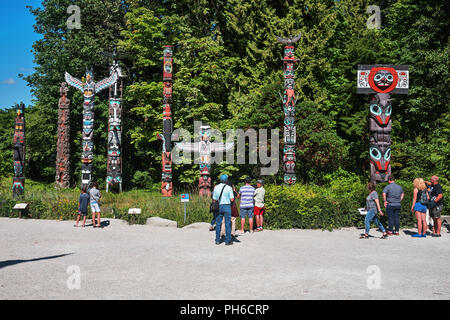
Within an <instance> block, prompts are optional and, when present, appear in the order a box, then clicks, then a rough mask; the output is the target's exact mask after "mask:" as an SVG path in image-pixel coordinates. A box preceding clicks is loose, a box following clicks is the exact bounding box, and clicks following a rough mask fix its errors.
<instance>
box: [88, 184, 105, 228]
mask: <svg viewBox="0 0 450 320" xmlns="http://www.w3.org/2000/svg"><path fill="white" fill-rule="evenodd" d="M89 196H90V200H91V210H92V225H93V226H94V228H101V224H100V198H101V196H102V195H101V193H100V190H98V184H97V182H92V189H91V190H90V191H89ZM95 214H97V225H95Z"/></svg>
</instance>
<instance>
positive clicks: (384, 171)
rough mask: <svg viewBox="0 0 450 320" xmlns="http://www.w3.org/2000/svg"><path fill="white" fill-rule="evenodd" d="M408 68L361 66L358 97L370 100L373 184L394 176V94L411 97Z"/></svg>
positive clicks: (405, 66)
mask: <svg viewBox="0 0 450 320" xmlns="http://www.w3.org/2000/svg"><path fill="white" fill-rule="evenodd" d="M408 89H409V66H407V65H382V64H376V65H358V76H357V90H356V92H357V93H361V94H373V96H372V97H371V100H370V107H369V111H370V117H369V130H370V149H369V156H370V181H371V182H373V183H377V182H386V181H387V179H388V176H389V175H390V174H391V164H390V161H391V130H392V120H391V115H392V104H391V101H392V99H391V96H390V94H391V93H396V94H408Z"/></svg>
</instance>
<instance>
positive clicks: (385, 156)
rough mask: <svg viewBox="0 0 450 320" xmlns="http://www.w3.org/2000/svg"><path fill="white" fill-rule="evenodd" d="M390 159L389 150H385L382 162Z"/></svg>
mask: <svg viewBox="0 0 450 320" xmlns="http://www.w3.org/2000/svg"><path fill="white" fill-rule="evenodd" d="M390 159H391V149H387V150H386V152H385V154H384V160H386V161H389V160H390Z"/></svg>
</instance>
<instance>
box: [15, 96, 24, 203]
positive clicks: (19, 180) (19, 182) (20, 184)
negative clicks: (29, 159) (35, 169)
mask: <svg viewBox="0 0 450 320" xmlns="http://www.w3.org/2000/svg"><path fill="white" fill-rule="evenodd" d="M12 150H13V161H14V177H13V185H12V192H13V197H17V196H19V195H22V194H24V191H25V190H24V188H25V177H24V176H23V168H24V166H25V105H24V104H23V103H21V104H20V105H18V104H16V118H15V119H14V139H13V146H12Z"/></svg>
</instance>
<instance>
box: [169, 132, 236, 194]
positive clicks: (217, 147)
mask: <svg viewBox="0 0 450 320" xmlns="http://www.w3.org/2000/svg"><path fill="white" fill-rule="evenodd" d="M200 138H201V140H200V141H199V142H197V143H196V142H194V143H192V142H178V143H176V144H175V146H176V148H178V149H179V150H181V151H183V152H187V153H192V152H193V153H194V154H198V155H199V160H200V179H199V182H198V188H199V194H200V195H201V196H208V197H210V196H211V187H212V183H211V153H213V152H227V151H229V150H231V149H232V148H233V146H234V142H227V143H222V142H211V127H210V126H209V125H202V126H200Z"/></svg>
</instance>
